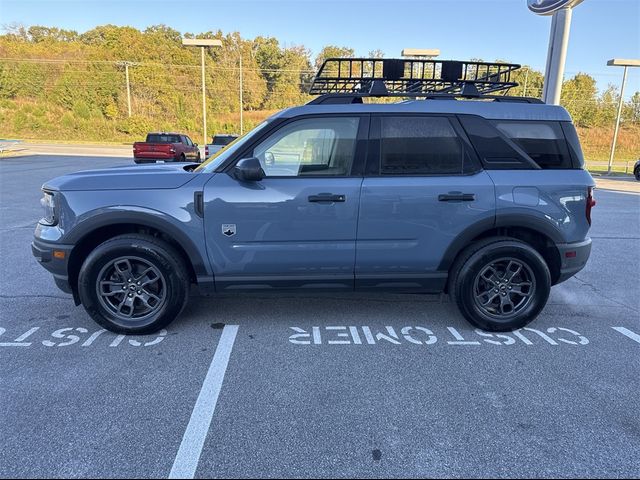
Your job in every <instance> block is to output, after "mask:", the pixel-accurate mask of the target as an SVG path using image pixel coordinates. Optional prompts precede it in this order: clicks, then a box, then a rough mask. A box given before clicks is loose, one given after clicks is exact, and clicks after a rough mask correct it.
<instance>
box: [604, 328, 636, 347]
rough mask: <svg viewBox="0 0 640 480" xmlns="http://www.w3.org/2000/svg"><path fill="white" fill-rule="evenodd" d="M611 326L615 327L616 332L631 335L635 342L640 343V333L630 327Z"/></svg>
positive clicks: (626, 335)
mask: <svg viewBox="0 0 640 480" xmlns="http://www.w3.org/2000/svg"><path fill="white" fill-rule="evenodd" d="M611 328H613V329H614V330H615V331H616V332H620V333H621V334H623V335H624V336H625V337H629V338H630V339H631V340H633V341H634V342H638V343H640V335H638V334H637V333H634V332H632V331H631V330H629V329H628V328H624V327H611Z"/></svg>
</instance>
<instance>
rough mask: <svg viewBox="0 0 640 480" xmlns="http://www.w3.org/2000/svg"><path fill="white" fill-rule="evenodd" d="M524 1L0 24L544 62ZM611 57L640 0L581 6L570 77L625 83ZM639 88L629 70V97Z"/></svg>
mask: <svg viewBox="0 0 640 480" xmlns="http://www.w3.org/2000/svg"><path fill="white" fill-rule="evenodd" d="M526 4H527V1H526V0H396V1H394V0H343V1H335V0H298V1H291V0H262V1H255V0H236V1H223V0H217V1H216V0H210V1H202V0H198V1H196V0H182V1H180V0H128V1H122V0H102V1H98V0H84V1H81V0H80V1H79V0H0V27H1V26H4V25H9V24H12V23H19V24H23V25H25V26H30V25H46V26H55V27H59V28H66V29H72V30H77V31H79V32H84V31H86V30H90V29H91V28H93V27H95V26H96V25H104V24H108V23H111V24H115V25H130V26H133V27H136V28H139V29H144V28H146V27H147V26H150V25H157V24H161V23H164V24H166V25H169V26H170V27H172V28H175V29H176V30H178V31H180V32H183V33H184V32H192V33H199V32H206V31H209V30H212V31H216V30H218V29H220V30H222V31H223V32H224V33H228V32H233V31H238V32H240V34H241V35H242V37H244V38H254V37H256V36H259V35H262V36H273V37H276V38H278V39H279V40H280V42H281V44H283V45H285V46H291V45H301V44H302V45H304V46H305V47H307V48H309V49H311V51H312V54H313V56H315V54H317V53H318V52H319V51H320V49H321V48H322V47H323V46H324V45H328V44H334V45H339V46H348V47H351V48H354V49H355V51H356V54H357V55H363V56H364V55H366V54H367V53H368V52H369V51H371V50H375V49H380V50H382V51H383V52H384V53H385V56H386V57H399V56H400V51H401V50H402V49H403V48H439V49H440V51H441V54H440V58H441V59H455V60H468V59H471V58H482V59H484V60H495V59H502V60H507V61H510V62H514V63H520V64H523V65H530V66H532V67H533V68H536V69H539V70H542V71H543V70H544V66H545V62H546V56H547V47H548V42H549V29H550V26H551V17H543V16H538V15H535V14H534V13H532V12H530V11H529V10H528V8H527V5H526ZM611 58H636V59H637V58H640V0H584V1H583V3H581V4H580V5H578V6H577V7H576V8H575V9H574V11H573V21H572V26H571V37H570V42H569V49H568V53H567V62H566V70H565V78H568V77H570V76H573V75H574V74H576V73H578V72H584V73H589V74H591V75H592V76H594V77H595V78H596V80H597V81H598V87H599V88H600V89H604V88H606V87H607V85H608V84H614V85H615V86H619V85H620V83H621V80H622V68H620V67H607V66H606V63H607V60H609V59H611ZM638 90H640V68H636V69H630V72H629V77H628V83H627V91H626V92H625V97H628V96H630V95H631V93H632V92H634V91H638Z"/></svg>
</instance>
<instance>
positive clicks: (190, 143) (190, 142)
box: [184, 135, 193, 147]
mask: <svg viewBox="0 0 640 480" xmlns="http://www.w3.org/2000/svg"><path fill="white" fill-rule="evenodd" d="M184 138H185V139H186V140H187V145H189V146H190V147H193V142H192V141H191V139H190V138H189V137H187V136H186V135H185V137H184Z"/></svg>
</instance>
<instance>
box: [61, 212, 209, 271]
mask: <svg viewBox="0 0 640 480" xmlns="http://www.w3.org/2000/svg"><path fill="white" fill-rule="evenodd" d="M191 221H193V219H192V220H191ZM177 223H179V220H177V219H175V218H173V217H170V216H168V215H166V214H164V213H162V212H159V211H157V210H152V209H146V208H141V207H132V206H126V207H124V206H119V207H118V208H117V209H114V208H111V209H109V210H108V211H103V212H100V213H95V214H94V215H92V216H91V217H89V218H87V219H86V220H81V221H80V222H78V223H77V224H76V225H75V226H74V227H73V228H72V229H71V230H70V231H69V232H68V234H65V235H64V237H63V240H64V243H67V244H73V245H75V244H78V243H80V242H81V241H82V240H83V239H84V238H85V237H86V236H87V235H89V234H91V233H92V232H94V231H95V230H97V229H98V228H103V227H108V226H109V225H122V224H134V225H139V226H142V227H149V228H153V229H156V230H158V231H160V232H163V233H166V234H167V235H169V236H170V237H171V238H172V239H173V240H175V241H176V242H177V243H178V244H179V245H180V247H182V249H183V250H184V251H185V252H186V254H187V256H188V257H189V261H190V262H191V265H192V266H193V270H194V272H195V274H196V276H197V277H198V279H199V280H200V278H201V277H203V278H202V280H206V279H207V278H212V273H211V270H210V268H209V264H208V261H206V258H207V257H206V251H200V249H198V247H197V245H196V244H195V243H194V241H193V240H192V239H191V238H190V237H189V235H187V234H186V233H185V232H184V228H180V226H179V225H177ZM203 235H204V234H203ZM203 239H204V236H203Z"/></svg>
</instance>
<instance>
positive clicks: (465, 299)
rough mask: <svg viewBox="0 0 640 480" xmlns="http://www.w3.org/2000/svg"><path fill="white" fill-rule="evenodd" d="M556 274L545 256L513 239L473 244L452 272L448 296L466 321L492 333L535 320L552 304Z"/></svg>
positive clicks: (512, 328) (491, 240)
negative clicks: (548, 302)
mask: <svg viewBox="0 0 640 480" xmlns="http://www.w3.org/2000/svg"><path fill="white" fill-rule="evenodd" d="M550 289H551V275H550V273H549V268H548V267H547V264H546V262H545V261H544V259H543V258H542V256H541V255H540V254H539V253H538V252H537V251H536V250H535V249H534V248H532V247H531V246H530V245H528V244H526V243H524V242H521V241H519V240H516V239H512V238H504V237H503V238H494V239H488V240H483V241H480V242H477V243H475V244H473V245H471V246H469V247H468V248H467V249H466V250H465V251H464V252H463V253H462V254H461V255H460V257H459V259H458V260H457V261H456V264H455V265H454V268H453V269H452V271H451V279H450V285H449V293H450V294H451V296H452V299H453V300H454V301H455V303H456V304H457V305H458V308H459V309H460V311H461V313H462V314H463V315H464V317H465V318H466V319H467V320H468V321H469V322H470V323H471V324H473V325H475V326H477V327H479V328H482V329H484V330H489V331H509V330H515V329H518V328H521V327H524V326H525V325H527V324H528V323H530V322H531V321H533V320H534V319H535V318H536V317H537V316H538V314H539V313H540V311H541V310H542V308H543V307H544V306H545V304H546V303H547V299H548V298H549V292H550Z"/></svg>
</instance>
